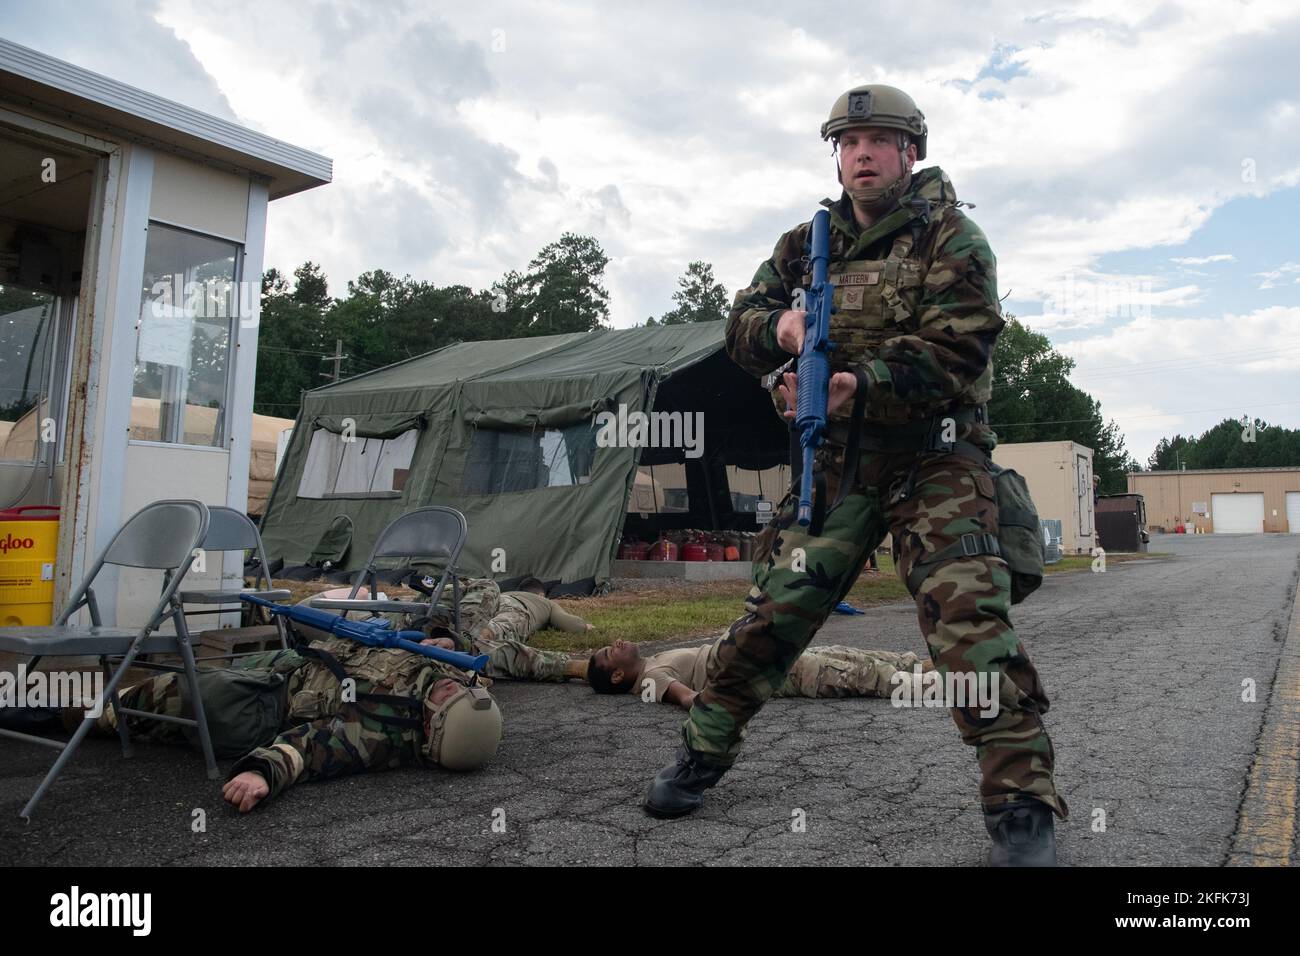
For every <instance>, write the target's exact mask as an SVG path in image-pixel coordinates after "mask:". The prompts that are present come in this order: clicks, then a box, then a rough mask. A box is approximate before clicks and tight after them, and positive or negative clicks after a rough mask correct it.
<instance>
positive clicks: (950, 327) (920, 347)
mask: <svg viewBox="0 0 1300 956" xmlns="http://www.w3.org/2000/svg"><path fill="white" fill-rule="evenodd" d="M932 250H933V251H932V253H931V255H930V257H929V268H928V270H927V271H926V274H925V279H924V282H923V285H922V287H921V295H920V300H919V304H918V307H917V310H916V322H917V330H916V332H915V333H914V334H910V335H901V336H896V337H894V338H891V339H887V340H886V341H885V342H884V343H882V344H881V346H880V348H879V349H877V350H876V353H875V355H874V356H872V357H870V358H869V359H867V360H866V361H865V362H864V363H863V366H862V367H863V369H864V371H865V372H866V374H867V378H868V379H869V380H870V382H871V386H872V387H871V391H870V393H869V397H868V401H867V411H866V417H867V418H868V419H873V418H889V417H891V413H896V411H897V410H898V409H899V408H900V406H902V407H906V408H907V409H908V411H909V417H911V418H920V417H923V416H924V415H928V414H934V413H936V412H938V411H941V410H943V409H945V408H946V407H947V406H949V405H950V404H952V403H954V402H957V403H960V404H964V405H965V404H968V405H975V404H981V403H983V402H987V401H988V400H989V398H991V397H992V379H993V369H992V358H993V346H994V343H995V342H996V341H997V337H998V333H999V332H1000V331H1001V330H1002V327H1003V325H1004V324H1005V323H1004V321H1003V318H1002V309H1001V307H1000V305H999V304H998V290H997V272H996V260H995V259H994V257H993V252H992V250H991V249H990V248H989V244H988V240H987V239H985V238H984V233H983V232H981V231H980V228H979V227H978V226H977V225H975V223H973V222H971V221H970V220H969V219H968V218H966V216H964V215H963V214H962V213H960V212H959V211H957V210H952V211H950V212H949V213H948V214H947V215H945V216H944V217H943V219H942V220H941V221H940V223H939V224H938V228H937V232H936V235H935V238H934V243H933V246H932Z"/></svg>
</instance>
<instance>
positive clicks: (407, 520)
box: [311, 505, 469, 637]
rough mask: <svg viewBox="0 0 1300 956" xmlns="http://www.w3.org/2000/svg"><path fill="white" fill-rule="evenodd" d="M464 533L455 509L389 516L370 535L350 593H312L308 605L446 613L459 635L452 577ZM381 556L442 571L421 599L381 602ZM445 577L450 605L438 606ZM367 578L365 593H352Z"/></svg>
mask: <svg viewBox="0 0 1300 956" xmlns="http://www.w3.org/2000/svg"><path fill="white" fill-rule="evenodd" d="M468 535H469V526H468V525H467V524H466V522H465V516H464V515H463V514H461V513H460V512H459V511H457V510H456V509H455V508H444V507H442V506H441V505H434V506H431V507H428V508H417V509H416V510H415V511H408V512H407V513H406V514H404V515H402V516H401V517H399V518H397V519H396V520H394V521H393V522H392V523H391V524H389V525H388V527H387V528H385V529H384V530H383V531H381V532H380V533H379V537H378V538H377V539H376V540H375V546H374V547H373V548H372V549H371V551H370V557H369V558H367V559H366V566H365V567H364V568H362V569H361V570H360V571H359V572H357V579H356V581H354V582H353V584H352V593H351V594H349V595H348V596H347V597H346V598H313V599H312V602H311V606H312V607H318V608H323V609H326V610H334V611H341V612H343V616H344V617H347V615H348V612H349V611H366V612H369V613H371V614H385V613H390V612H396V613H398V614H417V615H427V616H429V617H439V616H441V617H450V618H451V622H452V626H453V627H454V630H453V632H452V633H454V634H456V635H457V636H458V637H459V636H460V579H459V578H457V577H456V561H457V560H458V559H459V558H460V551H461V548H463V547H464V546H465V538H466V537H468ZM386 558H406V559H407V560H408V561H409V560H410V559H412V558H428V559H431V562H430V563H434V564H437V563H440V564H442V565H443V570H442V575H441V577H439V579H438V583H437V586H436V587H435V588H434V589H433V591H432V592H431V593H430V597H429V600H428V601H427V602H425V601H381V600H379V588H378V581H377V577H378V571H379V568H378V567H377V565H376V562H377V561H380V560H383V559H386ZM448 579H450V580H451V593H452V602H451V608H450V609H448V608H444V607H442V606H441V605H440V604H439V603H438V601H439V599H440V598H441V597H442V592H443V590H444V589H445V588H446V586H447V581H448ZM366 583H369V585H370V596H369V597H368V598H360V599H358V598H357V593H358V592H359V591H360V590H361V585H362V584H366Z"/></svg>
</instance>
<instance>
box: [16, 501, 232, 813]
mask: <svg viewBox="0 0 1300 956" xmlns="http://www.w3.org/2000/svg"><path fill="white" fill-rule="evenodd" d="M207 530H208V509H207V506H206V505H204V504H203V503H202V502H200V501H155V502H154V503H153V504H151V505H146V506H145V507H143V508H141V509H140V510H139V511H137V512H136V513H135V514H134V515H132V516H131V518H130V519H129V520H128V521H127V522H126V524H125V525H123V526H122V529H121V530H120V531H118V532H117V534H115V535H113V540H112V541H111V542H109V545H108V547H107V548H105V549H104V551H103V552H102V553H101V554H100V556H99V557H98V558H97V559H96V561H95V563H94V565H93V566H92V567H91V569H90V573H89V574H87V575H86V577H85V579H84V580H83V581H82V582H81V584H79V585H78V586H77V589H76V590H75V591H73V592H72V594H71V595H70V596H69V598H68V605H67V607H65V608H64V609H63V612H62V613H61V614H59V617H58V620H57V621H56V622H55V623H54V624H51V625H48V626H44V627H0V651H8V652H10V653H14V654H29V655H31V656H32V658H33V660H32V663H31V666H32V667H35V666H36V663H37V662H38V661H40V660H41V658H43V657H80V656H83V655H91V656H98V657H99V662H100V666H101V667H102V668H103V669H104V673H105V676H106V677H107V678H108V683H107V685H106V686H105V687H104V692H103V695H102V697H101V703H102V702H103V701H104V700H107V702H108V703H110V704H111V705H112V707H113V710H114V712H115V713H116V716H117V732H118V737H119V738H120V740H121V743H122V754H123V756H126V757H129V756H131V753H132V748H131V734H130V730H129V729H128V728H127V720H126V717H127V716H128V715H129V716H132V717H141V718H147V719H151V720H162V721H168V722H173V723H180V724H185V725H188V726H191V727H196V728H197V729H198V734H199V741H200V743H201V744H202V746H203V757H204V760H206V761H207V769H208V778H209V779H210V780H215V779H217V776H218V774H217V761H216V759H215V757H214V756H213V753H212V741H211V740H210V739H209V737H208V725H207V721H206V718H205V717H204V714H203V700H202V698H201V697H200V696H199V688H198V678H197V672H196V670H195V667H194V652H193V651H192V650H191V649H190V642H189V632H188V631H187V630H186V628H185V619H184V617H183V616H182V615H181V613H180V612H181V611H182V610H183V608H182V607H181V605H180V602H179V601H178V599H177V597H176V592H177V590H178V588H179V586H180V583H181V579H182V578H184V577H185V572H186V571H188V570H189V567H190V563H191V562H192V561H193V560H194V552H195V549H196V548H198V547H199V545H200V543H201V542H202V541H203V538H204V535H206V534H207ZM106 564H112V565H116V566H119V567H131V568H150V569H154V570H160V571H162V572H163V588H162V595H161V597H159V599H158V603H157V604H156V605H155V606H154V609H153V611H152V612H151V613H150V615H149V619H148V621H147V622H146V623H145V624H144V625H143V626H142V627H140V628H134V629H133V628H125V627H105V626H104V624H103V622H102V621H101V620H100V618H99V605H98V604H97V603H96V601H95V591H94V589H93V587H92V584H93V583H94V581H95V578H96V577H97V576H98V575H99V572H100V570H101V569H102V568H103V567H104V565H106ZM83 606H84V607H86V608H88V609H89V611H90V620H91V624H90V626H89V627H84V626H78V627H70V626H68V624H67V621H68V618H70V617H72V615H73V614H75V613H76V612H77V610H79V609H80V608H81V607H83ZM169 617H170V618H171V619H172V620H173V621H174V622H175V623H176V634H174V635H172V634H156V633H154V632H155V631H156V630H157V628H158V626H159V625H160V624H162V622H163V621H164V620H166V619H167V618H169ZM177 653H178V654H179V655H180V658H181V660H182V661H183V662H184V666H183V667H180V668H178V667H175V666H171V665H165V664H153V663H148V664H146V663H144V662H138V663H139V664H140V665H141V666H146V667H151V668H154V669H160V670H170V671H183V672H184V674H185V679H186V680H187V681H188V683H189V699H190V701H192V702H193V705H194V717H193V718H192V719H190V718H184V717H171V716H168V715H164V714H150V713H146V712H144V711H137V710H128V709H126V708H124V707H122V706H121V702H120V701H119V700H118V696H117V687H118V684H120V683H121V681H122V677H123V675H125V674H126V672H127V670H128V668H130V667H131V665H132V663H133V662H136V658H137V657H138V656H139V655H141V654H177ZM119 656H120V657H121V660H120V661H119V662H118V663H117V666H116V668H114V667H112V666H111V665H110V658H116V657H119ZM93 722H94V718H93V717H89V716H87V717H86V718H84V719H83V720H82V721H81V725H80V726H79V727H77V730H76V732H75V733H74V734H73V735H72V739H71V740H69V741H68V742H67V743H66V744H65V743H62V742H60V741H57V740H48V739H46V738H44V737H34V736H32V735H30V734H24V733H19V732H18V731H14V730H4V729H0V735H3V736H5V737H13V738H16V739H18V740H25V741H27V742H28V743H37V744H44V745H46V746H50V747H54V748H55V749H57V750H60V751H62V752H61V753H60V754H59V756H58V759H57V760H55V761H54V766H53V767H51V768H50V770H49V773H47V774H46V775H45V779H44V780H42V781H41V784H40V786H39V787H37V788H36V793H35V794H33V795H32V798H31V799H30V800H28V801H27V805H26V806H25V807H23V809H22V812H21V816H22V817H23V819H24V820H30V819H31V815H32V813H33V812H35V810H36V805H37V804H38V803H39V802H40V800H41V798H42V797H43V796H45V791H47V790H48V789H49V788H50V785H51V784H53V783H54V780H55V778H57V777H58V775H59V773H60V772H62V770H63V768H64V766H65V765H66V764H67V763H68V761H69V760H71V759H72V754H73V753H74V752H75V751H76V749H77V747H78V746H80V744H81V741H82V740H83V739H84V738H85V736H86V734H87V733H89V732H90V725H91V724H92V723H93Z"/></svg>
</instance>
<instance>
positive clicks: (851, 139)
mask: <svg viewBox="0 0 1300 956" xmlns="http://www.w3.org/2000/svg"><path fill="white" fill-rule="evenodd" d="M901 135H902V134H901V133H899V131H898V130H896V129H886V128H884V127H882V126H861V127H856V128H854V129H846V130H845V131H844V132H843V133H841V134H840V143H839V146H840V182H841V184H842V185H843V186H844V187H845V188H846V189H847V188H850V187H855V188H859V189H860V188H863V187H866V188H868V189H884V188H886V187H887V186H889V185H890V184H891V183H893V182H894V181H895V180H897V179H898V178H899V177H901V176H902V175H903V172H904V170H905V168H906V169H911V168H912V164H913V163H915V162H916V144H915V143H909V144H908V146H907V150H906V152H905V153H902V154H900V153H899V151H898V137H899V136H901ZM904 158H906V167H904Z"/></svg>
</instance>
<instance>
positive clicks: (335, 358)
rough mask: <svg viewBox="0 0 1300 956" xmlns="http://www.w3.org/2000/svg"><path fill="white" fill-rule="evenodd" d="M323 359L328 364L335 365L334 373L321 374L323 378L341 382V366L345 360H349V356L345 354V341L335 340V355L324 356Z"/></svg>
mask: <svg viewBox="0 0 1300 956" xmlns="http://www.w3.org/2000/svg"><path fill="white" fill-rule="evenodd" d="M321 357H322V358H324V359H325V361H327V362H333V363H334V371H333V372H332V373H331V372H321V373H320V376H321V378H328V379H329V380H330V381H331V382H337V381H338V380H339V366H340V365H341V364H342V362H343V360H344V359H345V358H347V356H346V355H344V354H343V340H342V339H335V340H334V354H333V355H324V356H321Z"/></svg>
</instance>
